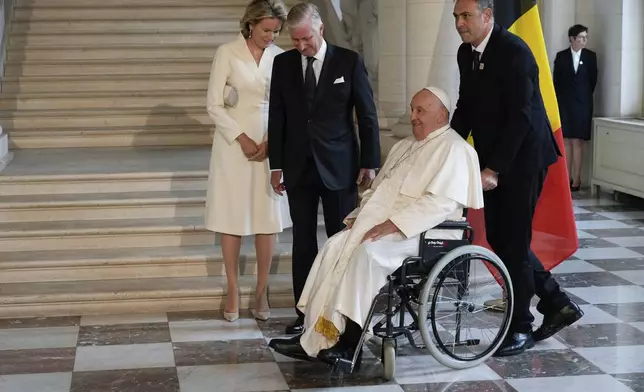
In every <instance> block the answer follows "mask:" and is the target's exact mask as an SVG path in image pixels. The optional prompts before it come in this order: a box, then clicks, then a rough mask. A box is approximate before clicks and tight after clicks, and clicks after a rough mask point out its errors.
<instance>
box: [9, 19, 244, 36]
mask: <svg viewBox="0 0 644 392" xmlns="http://www.w3.org/2000/svg"><path fill="white" fill-rule="evenodd" d="M240 15H241V14H240ZM238 19H239V16H238V17H236V18H226V19H222V18H221V17H220V19H203V20H199V19H195V20H191V21H190V22H189V23H186V22H185V21H181V20H151V19H149V18H146V19H141V20H91V21H88V20H77V21H33V20H30V21H17V22H15V23H13V24H12V25H11V33H12V34H29V33H39V34H43V33H53V34H58V33H77V34H78V33H110V32H115V31H128V32H132V33H173V32H175V31H177V32H182V33H183V32H186V31H190V32H194V33H196V32H207V33H218V32H222V33H230V32H235V33H236V32H239V20H238Z"/></svg>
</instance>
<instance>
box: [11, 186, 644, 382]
mask: <svg viewBox="0 0 644 392" xmlns="http://www.w3.org/2000/svg"><path fill="white" fill-rule="evenodd" d="M574 204H575V214H576V217H577V224H578V230H579V236H580V248H579V250H578V251H577V253H576V254H575V255H574V256H573V257H571V259H570V260H567V261H565V262H564V263H562V264H561V265H560V266H558V267H557V268H556V269H555V270H554V271H553V272H554V273H556V274H557V277H558V280H559V282H560V283H561V285H562V287H563V288H564V289H565V290H566V291H567V292H568V293H570V294H571V297H572V298H574V299H575V300H577V301H578V303H579V304H580V305H581V306H582V308H583V310H584V311H585V316H584V318H582V319H581V320H580V321H579V322H578V323H577V324H576V325H574V326H573V327H570V328H568V329H566V330H563V331H561V332H560V333H559V334H558V335H556V336H555V337H553V338H551V339H549V340H547V341H545V342H542V343H540V344H538V345H537V346H536V347H535V348H534V349H532V350H530V351H528V352H526V353H525V354H523V355H520V356H516V357H510V358H492V359H490V360H489V361H487V362H486V363H485V364H484V365H481V366H478V367H476V368H472V369H467V370H460V371H457V370H451V369H448V368H446V367H444V366H442V365H440V364H439V363H438V362H436V360H434V359H433V358H432V357H431V356H429V355H427V353H425V352H422V351H420V352H413V351H412V350H407V349H401V350H400V352H399V356H398V357H397V361H396V365H397V369H396V378H395V380H393V381H391V382H384V381H383V379H382V378H381V364H380V362H379V359H378V358H377V357H376V356H374V355H373V354H372V353H373V352H378V345H377V343H374V342H370V344H368V345H367V354H366V358H365V360H364V363H363V366H362V369H361V370H360V371H359V372H358V373H356V374H352V375H342V374H338V373H334V372H332V371H331V370H330V369H328V368H326V367H322V366H320V365H319V364H316V363H308V362H299V361H295V360H291V359H289V358H285V357H282V356H280V355H278V354H276V353H274V352H272V350H271V349H270V348H269V347H268V341H269V340H270V339H271V338H273V337H279V336H281V335H282V331H283V330H284V327H285V325H286V324H287V323H288V322H289V321H290V320H292V319H293V317H294V314H293V311H292V310H289V309H274V310H273V318H272V319H270V320H269V321H267V322H258V321H255V320H254V319H252V318H250V317H249V316H248V315H246V317H243V318H241V319H240V320H238V321H237V322H235V323H229V322H227V321H225V320H223V319H222V317H221V316H220V314H219V312H217V311H210V312H188V313H168V314H145V315H113V316H87V317H60V318H49V319H27V320H0V391H3V392H32V391H33V392H99V391H118V392H178V391H181V392H206V391H208V392H211V391H217V392H233V391H234V392H256V391H337V392H403V391H404V392H428V391H432V392H433V391H450V392H473V391H476V392H541V391H544V390H551V391H558V392H588V391H611V392H638V391H644V201H642V200H640V199H635V198H628V197H624V198H622V199H621V200H620V202H616V201H614V200H612V199H611V198H608V197H602V198H599V199H596V198H592V197H590V195H588V194H584V193H581V194H579V195H576V196H575V200H574ZM534 314H535V317H536V320H535V323H537V324H538V323H540V322H541V318H540V315H539V314H538V313H537V312H536V310H535V312H534Z"/></svg>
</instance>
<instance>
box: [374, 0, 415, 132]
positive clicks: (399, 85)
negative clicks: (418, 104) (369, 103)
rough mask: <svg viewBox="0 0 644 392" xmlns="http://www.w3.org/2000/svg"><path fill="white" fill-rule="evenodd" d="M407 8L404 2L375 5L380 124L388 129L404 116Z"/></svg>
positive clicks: (394, 0)
mask: <svg viewBox="0 0 644 392" xmlns="http://www.w3.org/2000/svg"><path fill="white" fill-rule="evenodd" d="M406 22H407V7H406V2H405V1H404V0H402V1H401V0H379V1H378V85H377V93H376V94H377V98H378V109H379V112H380V113H379V114H380V116H379V117H380V120H381V124H380V126H381V127H383V128H389V127H390V126H391V125H392V124H394V123H395V122H397V121H398V118H400V116H402V115H403V114H404V113H405V108H406V105H407V102H406V98H407V95H406V91H407V90H406V87H407V78H406V73H407V69H406V57H405V55H406V46H407V34H406V30H405V23H406Z"/></svg>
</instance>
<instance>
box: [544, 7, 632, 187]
mask: <svg viewBox="0 0 644 392" xmlns="http://www.w3.org/2000/svg"><path fill="white" fill-rule="evenodd" d="M538 5H539V11H540V14H541V19H542V25H543V30H544V38H545V41H546V46H547V51H548V56H549V58H550V64H551V67H552V64H553V61H554V57H555V54H556V53H557V52H558V51H560V50H562V49H564V48H566V47H567V46H568V40H567V37H566V35H567V31H568V28H569V27H570V26H572V25H573V24H575V23H580V24H583V25H585V26H588V28H589V36H590V39H589V41H588V48H589V49H592V50H594V51H595V52H597V60H598V67H599V75H598V83H597V89H596V91H595V116H596V117H629V116H641V115H643V114H644V27H643V21H644V1H643V0H610V1H606V0H539V2H538ZM591 158H592V145H589V146H588V148H587V153H586V155H585V159H584V169H583V173H582V181H583V182H584V183H585V184H588V183H589V181H590V175H591V173H590V168H591V164H592V162H591Z"/></svg>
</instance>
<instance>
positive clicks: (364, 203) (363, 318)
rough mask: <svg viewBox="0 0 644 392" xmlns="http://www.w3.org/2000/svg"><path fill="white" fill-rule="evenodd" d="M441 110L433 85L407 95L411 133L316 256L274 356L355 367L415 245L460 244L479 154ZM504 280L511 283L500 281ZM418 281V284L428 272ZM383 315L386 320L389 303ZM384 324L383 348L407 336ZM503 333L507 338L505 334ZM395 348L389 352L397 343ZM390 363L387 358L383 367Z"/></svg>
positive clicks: (445, 101)
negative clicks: (296, 330) (294, 317)
mask: <svg viewBox="0 0 644 392" xmlns="http://www.w3.org/2000/svg"><path fill="white" fill-rule="evenodd" d="M449 107H450V100H449V98H448V96H447V94H446V93H445V92H444V91H442V90H441V89H438V88H436V87H427V88H424V89H423V90H421V91H419V92H417V93H416V94H415V95H414V97H413V99H412V101H411V122H412V126H413V135H412V136H410V137H408V138H405V139H403V140H401V141H400V142H398V143H397V144H396V145H395V146H394V147H393V148H392V149H391V152H390V153H389V156H388V157H387V160H386V162H385V163H384V165H383V167H382V169H381V170H380V171H379V173H378V175H377V176H376V178H375V179H374V182H373V184H372V185H371V187H370V188H369V189H368V190H366V191H365V192H364V194H363V197H362V200H361V203H360V206H359V207H358V208H357V209H356V210H355V211H353V212H352V213H350V214H349V215H348V216H347V217H346V220H345V224H346V226H347V227H346V229H345V230H343V231H342V232H339V233H337V234H336V235H334V236H333V237H331V238H329V239H328V241H327V242H326V243H325V245H324V247H323V248H322V250H321V251H320V252H319V254H318V256H317V258H316V259H315V262H314V264H313V267H312V268H311V271H310V273H309V276H308V279H307V281H306V284H305V287H304V291H303V293H302V296H301V299H300V301H299V302H298V304H297V307H298V309H300V310H301V311H302V312H303V313H304V314H305V318H304V327H305V328H304V332H303V333H302V334H301V335H299V336H296V337H293V338H286V339H273V340H271V342H270V343H269V345H270V347H272V348H273V349H274V350H275V351H276V352H278V353H280V354H282V355H286V356H288V357H291V358H296V359H302V360H311V359H314V358H315V359H318V360H321V361H322V362H325V363H328V364H331V365H340V364H341V363H349V364H350V365H349V368H350V371H351V370H353V368H354V366H356V367H357V366H359V365H360V362H361V356H362V349H361V346H362V343H363V341H364V339H365V335H366V334H365V333H363V332H365V331H366V330H368V332H373V331H371V330H370V326H369V325H368V323H369V322H370V320H371V317H372V315H373V311H374V306H373V305H374V299H375V298H376V297H377V296H379V293H381V290H382V288H383V287H385V286H386V284H387V282H388V281H390V290H389V291H390V292H389V294H392V292H393V290H394V287H393V286H392V285H393V281H392V274H394V273H395V272H396V271H398V270H400V269H401V267H403V265H407V264H408V263H410V262H412V261H415V260H416V259H417V257H418V255H419V243H420V244H422V243H423V241H425V242H426V243H427V244H430V242H427V241H428V240H430V239H441V240H450V239H452V240H462V239H463V238H464V237H463V236H464V231H466V230H464V229H466V228H467V227H468V226H467V223H466V222H464V221H463V215H464V210H466V209H467V208H473V209H479V208H482V207H483V189H482V184H481V177H480V167H479V162H478V157H477V154H476V152H475V151H474V149H473V148H472V147H471V146H470V145H469V144H468V143H467V142H466V141H465V140H463V138H461V137H460V136H459V135H458V133H456V131H454V130H453V129H451V128H450V127H449ZM445 221H461V223H464V225H462V226H458V225H457V226H456V227H455V228H456V230H455V229H454V228H443V226H441V224H443V223H444V222H445ZM457 242H458V241H457ZM439 243H443V242H442V241H439ZM468 243H469V242H468ZM430 245H431V244H430ZM421 246H422V245H421ZM420 251H421V253H422V249H421V250H420ZM483 251H485V250H483ZM490 253H491V252H490ZM486 255H488V256H490V257H487V258H486V260H488V261H490V259H493V260H491V261H492V262H494V264H495V265H496V264H501V263H498V262H495V261H498V260H496V259H494V258H493V255H489V254H488V253H486ZM481 257H482V256H481ZM420 261H422V260H420ZM448 261H449V260H448ZM449 262H450V263H452V264H453V262H452V261H449ZM450 268H453V266H452V267H450ZM501 268H502V266H501ZM445 270H447V267H446V269H445ZM503 275H504V276H503V279H504V281H505V283H506V285H507V286H510V285H509V281H508V280H507V279H508V278H507V274H506V273H504V274H503ZM408 277H409V279H412V278H413V276H408ZM419 278H425V279H426V278H427V273H424V274H422V276H419ZM443 278H445V273H443ZM402 279H403V280H404V279H406V277H402ZM398 284H399V285H400V282H398ZM417 287H418V286H417ZM510 291H511V289H510ZM504 292H506V290H504ZM463 293H465V291H463V292H462V294H463ZM426 295H429V294H426ZM406 306H408V305H406ZM398 308H400V306H399V307H398ZM510 308H511V307H510ZM402 310H404V309H402ZM388 311H389V313H390V314H392V305H391V301H390V309H389V310H388ZM414 317H415V318H417V316H414ZM424 317H425V318H427V317H428V315H425V316H424ZM419 321H422V320H416V322H419ZM391 324H392V323H391V319H390V320H389V322H388V325H389V327H388V330H389V332H390V333H389V334H387V335H385V337H388V338H389V343H388V344H389V346H392V345H391V344H390V343H391V339H392V338H395V337H396V336H398V335H402V334H405V335H408V331H407V330H400V329H399V330H397V331H398V332H399V333H398V334H395V333H392V331H393V327H392V325H391ZM505 324H508V323H507V322H506V323H505ZM401 326H402V323H401ZM420 329H421V330H422V328H420ZM382 330H384V329H382ZM501 330H502V331H501V333H505V332H507V328H506V327H503V328H501ZM394 340H395V339H394ZM497 340H498V339H497ZM385 343H387V342H385ZM393 349H394V351H393V352H394V355H395V345H394V346H393ZM389 352H390V353H391V350H389ZM385 354H386V353H384V346H383V356H384V355H385ZM392 360H393V358H392V357H391V355H389V356H388V359H387V361H388V362H390V363H389V364H388V365H389V369H391V367H392V365H393V364H392V363H391V361H392ZM383 361H384V357H383ZM441 362H442V361H441ZM461 362H462V361H461ZM468 366H470V365H468ZM453 367H459V366H453ZM461 367H466V366H461ZM389 377H391V375H389Z"/></svg>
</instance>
